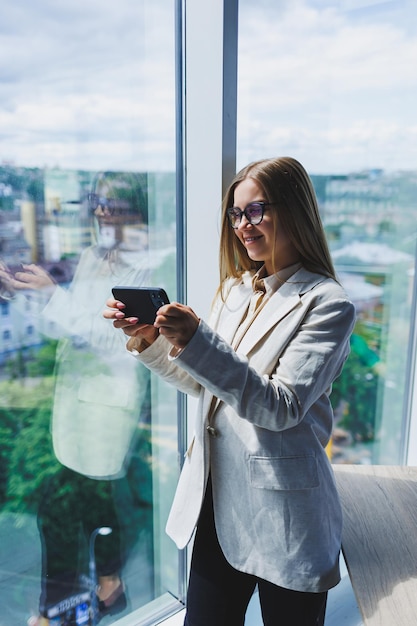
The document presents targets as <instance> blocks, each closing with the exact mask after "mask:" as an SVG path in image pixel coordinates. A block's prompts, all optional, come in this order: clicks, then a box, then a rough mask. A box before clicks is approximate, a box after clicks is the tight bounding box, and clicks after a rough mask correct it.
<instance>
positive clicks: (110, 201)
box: [87, 193, 136, 215]
mask: <svg viewBox="0 0 417 626" xmlns="http://www.w3.org/2000/svg"><path fill="white" fill-rule="evenodd" d="M87 202H88V208H89V209H90V211H91V212H92V213H94V211H96V210H97V208H98V207H99V206H100V207H101V208H102V210H103V213H106V214H107V215H122V214H123V215H126V214H130V213H136V211H134V210H133V209H132V207H131V206H130V203H129V202H128V201H127V200H121V199H120V198H118V199H116V198H106V197H105V196H99V195H97V194H96V193H89V194H88V196H87Z"/></svg>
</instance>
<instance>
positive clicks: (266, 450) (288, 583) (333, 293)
mask: <svg viewBox="0 0 417 626" xmlns="http://www.w3.org/2000/svg"><path fill="white" fill-rule="evenodd" d="M252 293H253V292H252V284H251V275H250V274H249V273H247V274H245V275H244V276H243V279H242V280H241V281H234V284H233V286H232V287H231V289H230V292H229V294H228V296H227V298H226V302H223V301H222V300H221V299H220V298H218V299H217V301H216V303H215V305H214V307H213V312H212V315H211V319H210V323H209V324H206V323H205V322H203V321H201V322H200V325H199V327H198V329H197V331H196V333H195V335H194V336H193V338H192V339H191V341H190V342H189V343H188V345H187V346H186V348H184V349H183V350H182V351H181V352H180V354H179V355H178V356H177V357H175V358H171V357H169V356H168V352H169V350H170V347H171V346H170V344H169V343H168V342H167V340H166V339H165V338H164V337H161V336H160V337H159V338H158V339H157V340H156V342H155V343H154V344H152V346H150V347H149V348H147V349H146V350H145V351H143V352H141V353H140V354H138V355H137V357H138V358H139V359H140V360H141V361H142V362H143V363H145V365H147V366H148V367H149V368H150V369H151V370H153V371H154V372H155V373H157V374H158V375H160V376H162V377H163V378H164V379H165V380H167V381H168V382H170V383H172V384H174V385H175V386H176V387H177V388H178V389H180V390H181V391H184V392H186V393H189V394H192V395H198V396H199V405H198V412H197V419H196V424H195V436H194V439H193V441H192V443H191V445H190V447H189V449H188V451H187V454H186V456H185V460H184V466H183V469H182V472H181V477H180V480H179V484H178V488H177V491H176V495H175V498H174V502H173V505H172V508H171V511H170V514H169V518H168V522H167V533H168V534H169V535H170V537H172V539H173V540H174V541H175V542H176V544H177V546H178V547H179V548H183V547H185V546H186V545H187V543H188V542H189V541H190V539H191V537H192V534H193V531H194V529H195V526H196V524H197V521H198V516H199V513H200V509H201V504H202V500H203V497H204V491H205V487H206V483H207V478H208V474H209V471H210V472H211V476H212V485H213V502H214V515H215V522H216V529H217V534H218V538H219V542H220V545H221V547H222V550H223V552H224V554H225V556H226V558H227V560H228V561H229V562H230V563H231V565H232V566H233V567H234V568H236V569H238V570H240V571H242V572H247V573H249V574H253V575H255V576H257V577H259V578H262V579H265V580H268V581H270V582H272V583H274V584H277V585H280V586H282V587H285V588H288V589H294V590H297V591H310V592H321V591H325V590H327V589H330V588H331V587H333V586H334V585H336V584H337V583H338V582H339V580H340V575H339V551H340V544H341V528H342V515H341V508H340V504H339V499H338V495H337V492H336V487H335V481H334V477H333V472H332V468H331V465H330V463H329V461H328V458H327V455H326V452H325V449H324V448H325V446H326V444H327V443H328V441H329V438H330V435H331V431H332V425H333V412H332V409H331V405H330V401H329V393H330V390H331V384H332V382H333V380H334V379H335V378H336V377H337V376H338V375H339V374H340V372H341V369H342V367H343V364H344V362H345V360H346V358H347V356H348V353H349V337H350V334H351V332H352V329H353V326H354V322H355V312H354V307H353V304H352V303H351V302H350V301H349V299H348V298H347V296H346V294H345V293H344V291H343V289H342V288H341V287H340V285H338V284H337V283H336V282H335V281H333V280H332V279H328V278H325V277H324V276H321V275H318V274H312V273H311V272H308V271H307V270H305V269H304V268H301V269H300V270H299V271H298V272H296V273H295V274H294V275H293V276H292V277H291V278H290V279H289V280H288V281H287V282H286V283H285V284H284V285H282V286H281V288H280V289H279V290H278V291H277V292H276V293H275V294H274V295H273V296H272V297H271V298H270V299H269V300H268V302H267V303H266V304H265V306H264V307H263V308H262V310H261V311H260V313H259V314H258V316H257V317H256V318H255V320H254V322H253V323H252V325H251V326H250V327H249V329H248V330H247V332H246V334H245V335H244V337H243V339H242V341H241V343H240V345H239V347H238V349H237V350H236V351H235V350H234V349H233V348H232V347H231V345H230V343H231V341H232V339H233V337H234V335H235V333H236V330H237V328H238V326H239V323H240V322H241V320H242V316H243V315H244V313H245V311H246V309H247V305H248V302H249V299H250V297H251V295H252ZM213 396H214V397H216V398H218V401H217V406H216V408H215V411H214V415H212V417H211V419H210V425H211V426H212V427H213V428H215V430H216V434H217V436H213V435H210V433H209V431H208V430H207V426H208V418H209V413H210V407H211V406H212V400H213Z"/></svg>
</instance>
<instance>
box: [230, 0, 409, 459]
mask: <svg viewBox="0 0 417 626" xmlns="http://www.w3.org/2000/svg"><path fill="white" fill-rule="evenodd" d="M416 18H417V6H416V4H415V3H414V2H412V1H407V0H405V1H404V2H395V1H388V2H387V1H381V2H379V1H377V0H373V1H370V0H295V1H291V2H289V1H285V0H282V1H278V2H276V1H274V2H272V1H270V0H260V1H259V2H257V3H253V2H251V1H250V0H241V2H240V27H239V98H238V103H239V109H238V166H239V167H240V166H243V165H245V164H246V163H247V162H249V161H252V160H255V159H259V158H264V157H268V156H284V155H290V156H293V157H295V158H297V159H299V160H300V161H301V162H302V163H303V165H304V166H305V167H306V168H307V170H308V171H309V173H310V174H311V175H312V179H313V183H314V185H315V188H316V191H317V195H318V199H319V204H320V209H321V214H322V218H323V221H324V224H325V228H326V231H327V234H328V237H329V242H330V246H331V251H332V254H333V258H334V262H335V265H336V269H337V271H338V273H339V276H340V279H341V281H342V282H343V283H344V285H345V287H346V290H347V291H348V293H349V294H350V295H351V297H352V299H353V301H354V302H355V304H356V306H357V310H358V322H357V325H356V328H355V331H354V335H353V337H352V351H351V355H350V357H349V360H348V362H347V364H346V367H345V369H344V372H343V374H342V376H341V377H340V378H339V379H338V380H337V381H336V383H335V385H334V390H333V394H332V401H333V405H334V408H335V415H336V430H335V438H334V441H333V460H334V462H353V463H371V462H372V463H388V464H390V463H398V462H399V461H400V460H401V459H402V458H403V457H402V454H403V447H404V442H403V437H402V433H403V432H404V429H405V423H404V420H405V419H406V416H407V408H408V407H407V397H408V385H407V381H408V376H409V373H410V372H409V368H410V365H409V364H410V357H411V355H410V354H409V350H410V348H409V346H410V344H411V343H412V342H410V332H411V331H412V326H413V324H412V320H413V318H414V312H413V310H412V306H413V304H412V303H413V276H414V266H415V242H416V216H417V210H416V206H417V203H416V199H417V173H416V172H417V152H416V128H417V126H416V122H417V117H416V106H415V105H416V97H417V91H416V74H415V72H414V69H413V59H416V58H417V19H416Z"/></svg>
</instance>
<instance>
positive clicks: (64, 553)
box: [0, 0, 184, 626]
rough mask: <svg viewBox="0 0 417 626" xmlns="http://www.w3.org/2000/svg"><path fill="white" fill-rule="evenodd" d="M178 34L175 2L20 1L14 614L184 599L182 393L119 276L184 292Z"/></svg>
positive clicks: (13, 11)
mask: <svg viewBox="0 0 417 626" xmlns="http://www.w3.org/2000/svg"><path fill="white" fill-rule="evenodd" d="M174 36H175V15H174V3H173V2H171V1H170V0H141V1H139V2H137V1H133V0H120V1H119V2H110V1H107V0H105V1H104V2H103V1H102V0H100V2H99V1H97V0H93V1H89V2H80V1H79V0H77V1H75V2H74V0H71V1H69V0H68V1H64V2H59V3H50V2H48V1H47V0H40V1H37V2H29V1H27V0H23V1H21V2H17V3H16V2H4V3H3V6H2V27H1V29H0V43H1V49H2V51H3V52H2V70H1V72H0V75H1V78H0V84H1V91H2V98H1V104H0V129H1V134H2V142H1V154H0V161H1V165H0V263H1V268H0V276H1V284H0V289H1V292H0V296H1V298H0V319H1V333H0V544H1V545H2V549H1V556H0V571H1V579H0V603H1V607H2V609H1V611H2V617H1V620H0V621H2V623H4V624H9V625H15V624H26V622H27V620H28V619H30V618H31V617H33V618H37V617H38V616H39V615H40V614H42V615H44V616H45V617H47V618H48V619H49V624H54V625H56V626H57V625H61V626H63V625H64V624H65V625H69V624H74V625H75V624H76V625H77V626H78V625H81V624H95V623H97V622H98V621H99V620H100V624H103V626H104V625H105V624H110V623H114V622H116V621H118V620H119V619H121V620H125V619H127V620H128V621H123V624H125V623H139V622H141V623H144V622H145V621H146V620H149V619H151V618H150V617H149V616H150V615H151V613H152V612H153V613H154V614H158V615H159V616H161V615H163V614H164V611H165V608H166V607H167V606H168V604H170V602H171V599H175V598H178V597H181V589H182V585H183V579H184V577H183V575H182V573H181V567H180V565H181V564H180V562H179V559H180V557H179V554H178V551H177V550H176V548H175V546H174V544H173V543H172V541H170V540H169V539H168V538H167V537H166V535H165V531H164V526H165V521H166V517H167V512H168V510H169V505H170V503H171V500H172V495H173V491H174V488H175V485H176V481H177V476H178V452H177V448H178V444H177V441H178V437H177V411H176V404H177V396H176V392H175V391H174V390H173V389H171V388H168V387H167V386H165V385H164V384H162V383H161V382H160V381H159V380H157V379H154V378H153V377H152V376H150V375H149V373H148V371H147V370H146V369H145V368H142V367H141V366H139V364H137V362H136V361H135V360H134V359H133V358H132V356H131V355H129V354H128V353H127V352H126V351H125V349H124V343H125V341H124V338H123V335H122V333H119V332H117V331H115V329H113V327H112V325H111V323H109V322H107V321H105V320H104V319H103V318H102V314H101V313H102V310H103V308H104V304H105V301H106V299H107V298H108V297H109V296H110V294H111V288H112V287H113V286H115V285H138V286H140V285H150V284H151V285H158V286H161V287H164V288H165V289H166V291H167V292H168V294H169V295H170V297H171V298H172V299H175V298H176V173H175V168H176V151H175V138H176V132H175V100H176V98H175V43H174ZM97 585H98V587H96V586H97ZM97 611H98V612H97ZM125 616H126V617H125ZM129 616H130V617H129ZM33 621H34V622H35V619H34V620H33ZM35 623H36V622H35ZM39 623H42V624H43V623H44V622H39Z"/></svg>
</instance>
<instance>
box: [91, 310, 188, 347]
mask: <svg viewBox="0 0 417 626" xmlns="http://www.w3.org/2000/svg"><path fill="white" fill-rule="evenodd" d="M106 305H107V307H108V308H107V309H105V310H104V311H103V317H105V318H106V319H108V320H113V326H114V327H115V328H121V329H122V330H123V332H124V333H125V334H126V335H128V337H130V339H129V341H128V344H127V348H128V350H131V349H133V348H135V349H139V351H140V348H141V344H145V347H146V346H149V345H151V344H152V343H153V342H154V341H155V339H156V338H157V337H158V335H159V334H161V335H163V336H164V337H166V338H167V339H168V341H169V342H170V343H171V344H172V345H173V346H175V347H176V348H178V349H181V348H184V347H185V346H186V345H187V343H188V342H189V341H190V339H191V337H192V336H193V335H194V333H195V331H196V330H197V327H198V325H199V323H200V320H199V318H198V317H197V315H196V314H195V313H194V311H193V310H192V309H190V307H189V306H185V305H184V304H179V303H178V302H172V303H171V304H165V305H164V306H162V307H161V308H160V309H159V310H158V312H157V315H156V319H155V322H154V324H153V325H150V324H141V323H140V320H139V319H138V318H137V317H125V314H124V313H123V309H124V307H125V305H124V304H123V302H120V301H118V300H114V298H109V300H107V302H106ZM142 349H143V346H142Z"/></svg>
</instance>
